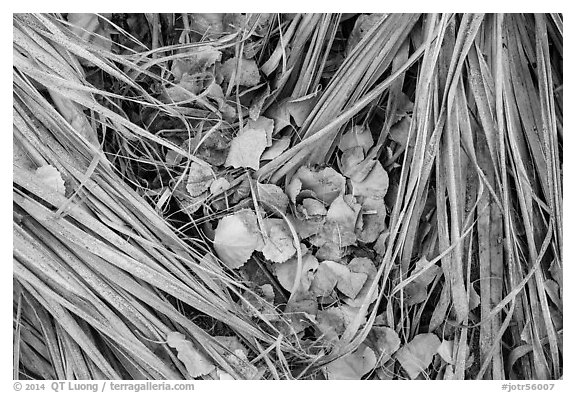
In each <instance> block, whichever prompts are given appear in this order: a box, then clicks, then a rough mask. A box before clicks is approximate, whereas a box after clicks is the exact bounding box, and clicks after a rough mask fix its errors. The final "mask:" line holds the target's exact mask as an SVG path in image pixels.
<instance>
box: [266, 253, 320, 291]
mask: <svg viewBox="0 0 576 393" xmlns="http://www.w3.org/2000/svg"><path fill="white" fill-rule="evenodd" d="M274 266H275V273H276V277H278V282H280V285H282V287H283V288H284V289H286V290H287V291H291V290H292V289H293V287H294V281H295V280H296V274H297V273H298V258H296V257H293V258H291V259H290V260H289V261H287V262H284V263H282V264H277V265H274ZM316 269H318V260H317V259H316V257H315V256H314V255H312V254H305V255H304V256H303V257H302V267H301V271H300V284H299V287H298V288H297V290H302V291H308V290H309V289H310V285H312V280H313V278H314V272H315V271H316Z"/></svg>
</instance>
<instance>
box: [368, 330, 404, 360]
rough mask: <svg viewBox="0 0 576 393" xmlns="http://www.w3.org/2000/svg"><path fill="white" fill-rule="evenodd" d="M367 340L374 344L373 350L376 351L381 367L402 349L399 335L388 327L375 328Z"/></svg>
mask: <svg viewBox="0 0 576 393" xmlns="http://www.w3.org/2000/svg"><path fill="white" fill-rule="evenodd" d="M367 339H368V341H369V342H371V343H372V349H374V350H375V352H376V355H377V356H378V358H379V364H380V365H383V364H384V363H386V362H387V361H388V360H390V359H391V358H392V355H394V353H396V351H397V350H398V348H400V337H398V333H396V331H395V330H394V329H391V328H389V327H386V326H373V327H372V329H370V332H369V333H368V337H367Z"/></svg>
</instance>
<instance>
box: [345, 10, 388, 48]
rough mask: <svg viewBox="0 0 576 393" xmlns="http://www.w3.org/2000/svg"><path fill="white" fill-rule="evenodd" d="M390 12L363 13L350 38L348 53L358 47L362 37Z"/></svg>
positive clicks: (357, 20)
mask: <svg viewBox="0 0 576 393" xmlns="http://www.w3.org/2000/svg"><path fill="white" fill-rule="evenodd" d="M387 15H388V14H376V13H374V14H362V15H360V16H359V17H358V19H356V23H355V24H354V28H353V29H352V33H351V34H350V38H349V39H348V45H347V46H346V54H347V55H349V54H350V53H351V52H352V50H353V49H354V47H356V46H357V45H358V44H359V43H360V41H362V38H364V37H365V36H366V34H368V32H369V31H370V29H371V28H372V27H374V26H375V25H376V24H377V23H379V21H380V20H381V19H383V18H386V17H387Z"/></svg>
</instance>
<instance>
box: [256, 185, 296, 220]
mask: <svg viewBox="0 0 576 393" xmlns="http://www.w3.org/2000/svg"><path fill="white" fill-rule="evenodd" d="M257 188H258V196H259V197H260V201H262V202H264V207H268V206H267V205H271V206H274V207H275V208H277V209H278V210H280V211H281V212H282V213H285V212H286V209H287V208H288V203H289V201H288V196H287V195H286V194H285V193H284V191H282V189H281V188H280V187H278V186H277V185H276V184H271V183H270V184H269V183H258V184H257ZM270 210H271V212H272V213H276V211H274V210H273V209H270Z"/></svg>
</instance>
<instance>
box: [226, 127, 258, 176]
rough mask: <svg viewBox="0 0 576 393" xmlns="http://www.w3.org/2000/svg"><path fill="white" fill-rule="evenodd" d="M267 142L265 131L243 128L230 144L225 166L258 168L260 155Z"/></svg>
mask: <svg viewBox="0 0 576 393" xmlns="http://www.w3.org/2000/svg"><path fill="white" fill-rule="evenodd" d="M266 144H267V136H266V131H265V130H263V129H261V128H259V129H252V128H244V129H243V130H242V131H241V132H240V133H238V135H236V137H235V138H234V139H233V140H232V143H231V144H230V152H229V153H228V157H227V158H226V166H232V167H234V168H252V169H254V170H258V169H259V168H260V156H261V155H262V153H263V152H264V149H265V148H266Z"/></svg>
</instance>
